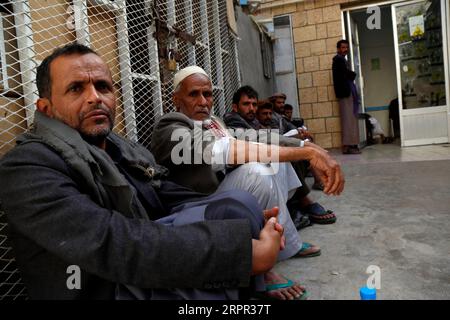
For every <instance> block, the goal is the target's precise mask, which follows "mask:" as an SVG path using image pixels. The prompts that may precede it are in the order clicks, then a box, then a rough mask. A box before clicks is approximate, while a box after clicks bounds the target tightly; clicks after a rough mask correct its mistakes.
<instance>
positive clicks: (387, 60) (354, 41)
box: [344, 0, 450, 146]
mask: <svg viewBox="0 0 450 320" xmlns="http://www.w3.org/2000/svg"><path fill="white" fill-rule="evenodd" d="M447 5H448V4H446V3H445V1H444V0H412V1H393V2H391V3H388V4H384V5H380V6H377V8H378V9H379V14H380V15H379V17H380V18H379V25H378V27H375V28H371V25H370V24H368V23H367V22H368V20H369V17H370V16H371V15H373V11H371V12H369V13H368V12H367V7H359V8H352V9H348V10H347V11H345V12H344V22H345V23H344V25H345V34H346V37H347V39H349V40H350V53H351V55H350V56H349V59H350V61H351V63H352V67H353V69H354V70H355V72H356V73H357V74H358V76H359V79H358V82H357V86H358V90H359V93H360V97H361V103H362V112H364V113H367V114H370V115H371V116H373V117H375V118H376V119H377V120H378V122H379V123H380V125H381V127H382V129H383V131H384V132H385V133H386V134H388V135H395V136H396V137H400V139H401V145H402V146H413V145H425V144H434V143H446V142H448V141H449V135H450V130H449V123H450V109H449V103H448V97H449V96H450V94H449V86H448V83H449V79H448V72H449V69H448V52H449V47H448V42H447V32H448V30H447V29H448V26H447V24H446V23H445V17H446V15H445V10H448V9H447V8H446V6H447ZM372 6H373V5H372ZM372 26H373V25H372ZM361 140H362V139H361Z"/></svg>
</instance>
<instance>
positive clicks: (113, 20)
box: [0, 0, 240, 299]
mask: <svg viewBox="0 0 450 320" xmlns="http://www.w3.org/2000/svg"><path fill="white" fill-rule="evenodd" d="M73 41H78V42H79V43H83V44H85V45H88V46H89V47H91V48H93V49H94V50H95V51H96V52H97V53H98V54H99V55H100V56H102V57H103V59H104V60H105V61H106V63H107V64H108V66H109V67H110V69H111V72H112V77H113V80H114V86H115V88H116V91H117V97H118V99H117V101H118V104H117V112H116V124H115V131H116V132H118V133H120V134H122V135H124V136H126V137H128V138H129V139H131V140H134V141H139V142H141V143H143V144H144V145H146V146H149V144H150V139H151V132H152V128H153V125H154V123H155V121H156V120H157V118H158V117H159V116H161V115H162V114H163V113H165V112H170V111H173V106H172V100H171V95H172V91H173V88H172V81H173V75H174V73H175V70H176V69H181V68H183V67H186V66H188V65H199V66H201V67H203V68H204V69H205V70H206V71H207V72H208V73H209V74H210V75H211V79H212V82H213V91H214V99H215V107H214V112H215V113H216V114H218V115H220V116H222V115H223V114H224V112H225V111H226V109H227V108H228V107H230V106H231V99H232V95H233V92H234V91H235V90H236V89H237V88H238V87H239V85H240V75H239V69H238V68H239V67H238V61H237V59H238V55H237V45H236V38H235V36H234V35H233V34H232V33H231V32H230V31H229V29H228V25H227V8H226V2H225V0H194V1H188V0H154V1H153V0H72V1H68V0H12V1H2V2H1V3H0V157H1V156H3V155H4V154H5V153H6V152H7V151H8V150H9V149H11V148H12V147H13V146H14V141H15V138H16V137H17V135H18V134H20V133H22V132H24V131H25V130H26V129H27V128H28V127H29V126H30V124H31V123H32V121H33V114H34V110H35V106H34V103H35V101H36V99H37V97H38V96H37V88H36V83H35V76H36V67H37V66H38V65H39V63H40V62H41V61H42V60H43V59H44V58H45V57H46V56H47V55H49V54H50V53H51V52H52V51H53V49H54V48H56V47H58V46H61V45H64V44H66V43H70V42H73ZM0 218H1V219H2V220H3V221H1V223H0V231H5V230H6V221H4V220H5V219H4V218H5V216H4V214H3V213H1V212H0ZM6 241H7V238H6V234H5V233H4V232H2V234H1V237H0V276H1V278H0V299H2V298H8V299H14V298H20V297H24V296H26V294H25V291H23V290H24V287H23V285H22V284H21V282H20V277H19V275H18V272H17V270H16V268H15V261H14V259H13V257H12V255H11V254H12V253H11V248H10V247H9V246H8V245H7V244H6Z"/></svg>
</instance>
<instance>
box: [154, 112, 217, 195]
mask: <svg viewBox="0 0 450 320" xmlns="http://www.w3.org/2000/svg"><path fill="white" fill-rule="evenodd" d="M218 120H219V119H216V121H218ZM215 139H216V138H215V137H214V135H213V134H212V133H211V132H210V131H209V130H204V128H203V127H202V125H201V124H199V125H196V124H195V122H194V121H193V120H192V119H190V118H189V117H188V116H186V115H185V114H183V113H181V112H170V113H166V114H165V115H163V116H162V117H161V118H160V119H159V121H158V122H157V123H156V124H155V127H154V129H153V134H152V141H151V150H152V152H153V154H154V155H155V158H156V161H157V162H158V163H159V164H161V165H163V166H165V167H167V168H168V169H169V179H170V180H172V181H174V182H176V183H178V184H180V185H182V186H185V187H188V188H190V189H193V190H196V191H198V192H202V193H206V194H211V193H213V192H214V191H216V189H217V187H218V186H219V183H220V181H219V178H218V177H217V175H216V173H215V172H214V171H213V170H212V169H211V165H210V164H209V163H211V161H210V157H211V153H212V147H213V145H214V142H215ZM172 152H173V153H174V154H175V155H176V156H180V157H183V159H185V160H186V163H174V162H173V161H172V160H173V157H172ZM187 153H188V154H187ZM185 157H187V158H185ZM205 157H206V158H207V161H206V162H205V161H204V160H205Z"/></svg>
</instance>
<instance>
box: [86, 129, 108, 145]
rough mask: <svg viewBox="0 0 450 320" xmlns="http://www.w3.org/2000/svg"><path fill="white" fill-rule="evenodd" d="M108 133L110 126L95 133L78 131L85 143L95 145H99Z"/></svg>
mask: <svg viewBox="0 0 450 320" xmlns="http://www.w3.org/2000/svg"><path fill="white" fill-rule="evenodd" d="M110 133H111V128H108V129H103V130H101V131H99V132H96V133H95V134H91V133H84V132H80V135H81V137H82V138H83V140H84V141H86V142H87V143H89V144H92V145H95V146H101V145H102V144H103V142H105V139H106V138H107V137H108V136H109V134H110Z"/></svg>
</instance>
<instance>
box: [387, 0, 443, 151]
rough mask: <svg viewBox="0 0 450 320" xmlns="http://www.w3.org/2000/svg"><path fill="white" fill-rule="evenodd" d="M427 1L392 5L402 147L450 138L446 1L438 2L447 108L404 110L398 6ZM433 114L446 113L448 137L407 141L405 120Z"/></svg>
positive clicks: (411, 1)
mask: <svg viewBox="0 0 450 320" xmlns="http://www.w3.org/2000/svg"><path fill="white" fill-rule="evenodd" d="M423 1H426V0H410V1H400V2H398V3H395V4H393V5H392V10H391V13H392V27H393V32H394V49H395V64H396V72H397V92H398V108H399V116H400V139H401V145H402V147H407V146H415V145H425V144H438V143H446V142H448V141H449V137H450V126H449V123H450V119H449V110H450V109H449V104H450V101H449V100H450V99H449V98H450V96H449V82H448V81H449V79H448V78H449V77H448V50H447V49H448V42H447V26H446V24H445V23H443V22H442V20H443V18H444V17H445V1H444V0H438V1H440V2H441V4H440V5H441V18H442V20H441V28H442V54H443V59H444V60H443V62H444V77H445V83H446V84H447V86H446V87H445V96H446V105H445V106H435V107H425V108H417V109H403V97H402V94H401V93H402V83H401V70H400V58H399V57H400V56H399V52H398V32H397V24H396V22H397V20H396V10H395V8H396V6H400V5H408V4H414V3H420V2H423ZM433 113H445V114H446V115H447V137H437V138H423V139H414V140H407V141H405V134H404V132H405V127H404V118H406V117H408V116H414V115H421V114H433Z"/></svg>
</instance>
